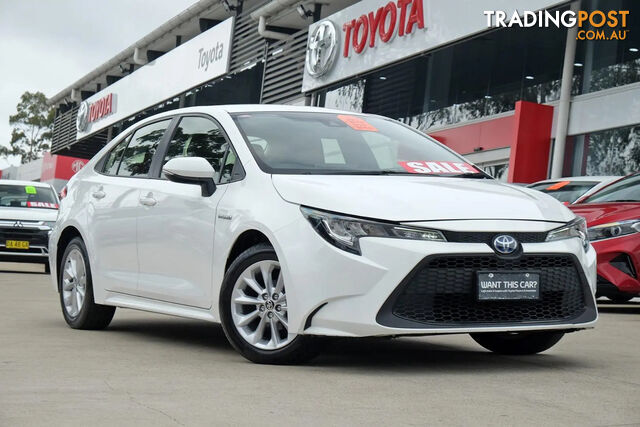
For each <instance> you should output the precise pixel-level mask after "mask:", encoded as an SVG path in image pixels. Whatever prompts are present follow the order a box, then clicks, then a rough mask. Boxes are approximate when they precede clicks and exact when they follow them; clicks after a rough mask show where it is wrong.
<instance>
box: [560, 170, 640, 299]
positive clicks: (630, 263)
mask: <svg viewBox="0 0 640 427" xmlns="http://www.w3.org/2000/svg"><path fill="white" fill-rule="evenodd" d="M569 208H570V209H571V210H572V211H573V212H575V213H576V215H580V216H583V217H585V218H586V220H587V227H588V234H589V240H590V241H591V244H592V245H593V247H594V248H595V250H596V252H597V254H598V291H597V294H598V295H599V296H606V297H607V298H609V299H610V300H612V301H614V302H626V301H629V300H630V299H631V298H633V297H636V296H640V280H638V271H640V172H636V173H633V174H631V175H628V176H626V177H624V178H621V179H620V180H618V181H616V182H614V183H612V184H609V185H608V186H606V187H604V188H603V189H601V190H600V191H598V192H597V193H595V194H593V195H591V196H589V197H588V198H587V199H585V200H583V201H582V203H580V204H577V205H571V206H569Z"/></svg>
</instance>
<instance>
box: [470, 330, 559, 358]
mask: <svg viewBox="0 0 640 427" xmlns="http://www.w3.org/2000/svg"><path fill="white" fill-rule="evenodd" d="M563 335H564V332H557V331H543V332H506V333H479V334H471V338H473V339H474V340H475V342H477V343H478V344H480V345H481V346H483V347H484V348H486V349H487V350H490V351H492V352H494V353H500V354H516V355H523V354H536V353H540V352H543V351H545V350H548V349H550V348H551V347H553V346H554V345H555V344H556V343H557V342H558V341H560V339H561V338H562V337H563Z"/></svg>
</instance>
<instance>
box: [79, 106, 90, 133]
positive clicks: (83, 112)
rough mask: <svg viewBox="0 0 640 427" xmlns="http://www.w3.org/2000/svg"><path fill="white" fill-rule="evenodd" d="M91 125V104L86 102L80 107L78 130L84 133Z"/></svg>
mask: <svg viewBox="0 0 640 427" xmlns="http://www.w3.org/2000/svg"><path fill="white" fill-rule="evenodd" d="M88 124H89V103H88V102H87V101H84V102H83V103H82V104H80V106H79V107H78V116H77V117H76V130H77V131H78V132H83V131H84V130H85V129H86V128H87V125H88Z"/></svg>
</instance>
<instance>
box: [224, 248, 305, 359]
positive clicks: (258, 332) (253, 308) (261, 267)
mask: <svg viewBox="0 0 640 427" xmlns="http://www.w3.org/2000/svg"><path fill="white" fill-rule="evenodd" d="M287 307H288V306H287V293H286V286H285V283H284V278H283V276H282V272H281V271H280V263H279V262H278V257H277V256H276V252H275V251H274V250H273V248H272V247H271V246H269V245H266V244H259V245H256V246H253V247H252V248H250V249H247V250H246V251H245V252H243V253H242V254H240V255H239V256H238V258H236V259H235V260H234V261H233V263H232V264H231V266H230V267H229V269H228V270H227V273H226V274H225V277H224V281H223V283H222V290H221V293H220V307H219V308H220V318H221V321H222V327H223V329H224V333H225V335H226V336H227V339H228V340H229V342H230V343H231V345H232V346H233V347H234V348H235V349H236V350H237V351H238V352H239V353H240V354H242V355H243V356H244V357H245V358H247V359H248V360H250V361H252V362H255V363H266V364H295V363H301V362H304V361H307V360H309V359H311V358H312V357H313V356H315V355H316V354H317V352H318V346H317V341H316V340H314V339H313V337H309V336H304V335H296V336H295V337H292V336H291V335H289V329H288V323H287V319H288V317H287Z"/></svg>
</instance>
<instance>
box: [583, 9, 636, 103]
mask: <svg viewBox="0 0 640 427" xmlns="http://www.w3.org/2000/svg"><path fill="white" fill-rule="evenodd" d="M583 4H584V5H585V6H586V8H587V10H601V11H603V12H604V13H607V12H608V11H609V10H628V11H629V14H628V15H627V27H626V28H627V30H628V31H627V32H626V34H625V38H624V39H623V40H578V47H577V52H576V61H575V67H574V73H575V79H574V87H573V93H574V95H577V94H580V93H590V92H596V91H599V90H603V89H608V88H612V87H618V86H623V85H627V84H630V83H636V82H640V31H638V28H640V2H638V1H637V0H595V1H585V2H583ZM602 28H603V31H604V35H605V36H607V37H609V36H610V35H611V31H612V29H610V28H608V27H607V26H604V27H602ZM618 29H619V30H622V27H616V32H617V30H618ZM592 30H598V29H595V28H593V29H592Z"/></svg>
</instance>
